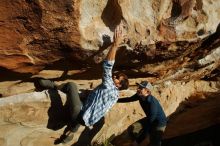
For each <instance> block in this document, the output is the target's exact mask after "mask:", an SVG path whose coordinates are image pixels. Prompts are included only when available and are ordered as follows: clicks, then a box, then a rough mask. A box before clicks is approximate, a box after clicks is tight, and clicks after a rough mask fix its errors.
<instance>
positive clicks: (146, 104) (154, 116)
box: [118, 81, 167, 146]
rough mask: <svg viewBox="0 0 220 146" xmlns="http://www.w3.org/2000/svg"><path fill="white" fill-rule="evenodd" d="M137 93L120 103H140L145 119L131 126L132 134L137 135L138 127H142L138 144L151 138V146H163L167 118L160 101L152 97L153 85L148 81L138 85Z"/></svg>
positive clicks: (121, 100)
mask: <svg viewBox="0 0 220 146" xmlns="http://www.w3.org/2000/svg"><path fill="white" fill-rule="evenodd" d="M137 85H138V88H137V93H136V94H134V95H133V96H131V97H126V98H120V99H119V100H118V102H119V103H125V102H132V101H139V103H140V105H141V107H142V109H143V111H144V112H145V114H146V116H147V117H145V118H143V119H141V120H139V121H138V122H136V123H134V124H133V125H132V126H131V129H132V133H133V134H134V133H136V130H137V127H141V128H139V129H141V130H140V131H139V130H138V131H139V132H137V137H136V142H135V145H137V143H142V142H143V140H144V139H145V138H150V146H161V139H162V134H163V132H164V131H165V128H166V124H167V118H166V115H165V113H164V111H163V108H162V107H161V105H160V103H159V101H158V100H157V99H156V98H155V97H154V96H152V95H151V89H152V85H151V84H150V83H149V82H147V81H142V82H141V83H137Z"/></svg>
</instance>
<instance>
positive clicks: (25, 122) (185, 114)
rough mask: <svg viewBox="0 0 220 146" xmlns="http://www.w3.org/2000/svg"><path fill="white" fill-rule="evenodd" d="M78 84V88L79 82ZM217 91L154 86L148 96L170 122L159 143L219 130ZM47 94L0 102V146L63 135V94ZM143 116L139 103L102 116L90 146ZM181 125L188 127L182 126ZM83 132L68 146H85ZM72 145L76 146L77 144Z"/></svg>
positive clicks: (206, 86) (198, 84)
mask: <svg viewBox="0 0 220 146" xmlns="http://www.w3.org/2000/svg"><path fill="white" fill-rule="evenodd" d="M94 83H95V82H94ZM131 83H132V82H131ZM79 84H81V85H83V82H79ZM219 85H220V83H219V82H205V81H191V82H188V83H183V82H173V83H172V82H169V83H164V84H163V85H162V84H161V85H160V86H155V87H154V90H153V94H154V95H155V96H157V97H158V99H159V100H160V102H161V104H162V106H163V107H164V109H165V112H166V115H167V116H169V117H170V120H169V124H168V127H167V129H166V133H165V136H164V138H171V137H175V136H179V135H183V134H187V133H190V132H194V131H196V130H198V129H203V128H206V127H209V126H211V125H215V124H218V123H219V122H220V117H219V115H220V113H219V112H220V104H219V103H220V102H219V100H220V98H219V95H220V94H219V88H220V87H219ZM81 87H82V86H80V88H81ZM134 92H135V90H125V91H122V92H121V93H120V95H121V96H122V97H125V96H129V95H132V94H133V93H134ZM52 93H53V92H51V91H50V90H49V91H43V92H32V93H25V94H20V95H15V96H10V97H7V98H2V99H0V115H1V116H0V131H1V132H0V139H1V143H0V145H1V146H30V145H33V146H38V145H47V146H52V145H54V144H53V143H54V140H55V139H56V138H58V137H59V136H60V135H61V134H62V132H63V126H65V120H66V117H68V115H67V113H66V112H65V109H64V108H63V106H64V103H65V99H66V98H65V94H63V93H62V92H59V93H58V92H57V93H58V94H56V92H55V93H53V94H52ZM144 116H145V115H144V113H143V111H142V110H141V108H140V106H139V104H138V102H134V103H127V104H124V103H120V104H116V105H115V106H114V107H113V108H112V110H111V111H110V112H109V113H108V114H107V115H106V119H105V121H106V124H105V125H104V127H103V128H102V129H101V130H100V131H99V132H98V133H97V135H96V136H95V137H94V138H93V141H99V142H103V141H105V139H106V138H109V137H110V136H111V135H113V134H115V135H119V134H121V133H122V132H123V131H125V130H126V129H127V127H128V126H129V125H131V124H132V123H133V122H135V121H136V120H138V119H140V118H142V117H144ZM115 117H117V118H115ZM185 123H190V124H188V126H183V125H184V124H185ZM3 131H4V132H3ZM82 131H84V128H83V127H81V128H80V130H79V132H78V133H77V134H76V135H75V138H74V140H73V141H72V142H71V143H70V145H72V144H73V145H79V146H84V145H86V143H87V142H88V141H89V139H90V138H89V136H90V135H91V133H90V132H89V131H88V129H87V130H85V131H87V132H85V131H84V133H83V134H81V132H82ZM77 140H79V141H78V142H77V143H76V141H77ZM124 144H125V141H124ZM60 145H62V144H60ZM120 145H122V144H120Z"/></svg>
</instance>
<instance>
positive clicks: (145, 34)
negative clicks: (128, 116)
mask: <svg viewBox="0 0 220 146" xmlns="http://www.w3.org/2000/svg"><path fill="white" fill-rule="evenodd" d="M219 6H220V2H219V1H218V0H209V1H206V0H192V1H190V0H181V1H171V0H160V1H159V0H155V1H145V0H141V1H135V0H129V1H127V0H102V1H101V0H99V1H87V0H73V1H71V0H62V1H42V0H34V1H31V0H15V1H14V0H8V1H2V2H1V3H0V8H1V9H0V11H1V15H0V27H1V30H0V35H1V39H0V59H1V63H0V67H2V68H3V69H9V70H11V71H16V72H21V73H37V72H39V71H40V70H42V69H43V68H44V67H45V66H46V65H48V64H52V63H54V62H56V61H59V60H61V59H63V60H66V61H67V62H70V64H74V63H73V62H75V63H79V62H80V63H83V64H84V67H90V66H91V65H94V64H97V63H99V62H100V61H101V60H102V59H103V56H104V55H105V51H103V50H104V49H106V48H107V47H108V46H109V45H110V44H111V42H112V36H113V30H114V28H115V26H116V25H118V24H119V23H120V22H122V23H123V24H124V29H125V30H126V34H127V36H128V38H127V39H126V40H125V44H124V45H123V47H122V48H124V51H122V52H121V53H119V57H118V58H119V59H118V65H119V67H123V68H125V69H126V70H128V71H129V70H131V69H132V70H138V71H139V72H141V73H142V74H146V68H147V73H148V74H151V75H157V77H161V78H162V77H164V76H170V75H172V74H173V73H174V72H176V71H175V70H176V69H177V70H180V71H179V72H178V73H180V72H183V70H182V67H183V66H187V67H188V68H187V70H195V69H194V65H195V64H197V63H198V59H202V58H203V57H205V56H207V55H209V54H211V53H212V52H219V51H218V50H219V49H218V50H216V49H217V48H218V47H219V39H218V37H219V29H217V26H218V24H219V22H220V19H219V18H220V12H219V10H220V8H219ZM213 35H214V36H213ZM210 37H211V38H210ZM204 38H210V40H209V41H208V42H205V43H203V42H204ZM207 43H208V46H207ZM198 52H199V53H198ZM199 54H200V55H199ZM198 55H199V56H200V57H199V58H198ZM218 60H219V58H216V59H214V62H215V65H214V64H213V63H211V64H212V66H211V67H210V68H211V69H210V68H209V69H208V70H211V71H212V70H214V69H215V68H216V66H218V65H219V61H218ZM159 62H164V63H162V65H161V66H160V67H158V68H157V69H153V68H155V66H157V65H158V63H159ZM164 64H170V67H169V68H167V67H163V65H164ZM192 64H193V65H192ZM177 65H178V66H179V68H176V66H177ZM190 65H191V66H190ZM67 66H68V65H67ZM149 66H151V67H149ZM189 66H190V67H189ZM78 67H82V66H79V65H78ZM67 68H68V67H67ZM211 71H210V72H211ZM133 72H134V73H133ZM210 72H209V73H210ZM209 73H204V74H200V75H199V77H201V76H204V75H206V74H209ZM131 74H135V71H132V72H131Z"/></svg>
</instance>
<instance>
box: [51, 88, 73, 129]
mask: <svg viewBox="0 0 220 146" xmlns="http://www.w3.org/2000/svg"><path fill="white" fill-rule="evenodd" d="M48 93H49V95H50V100H51V107H50V108H49V110H48V116H49V119H48V123H47V128H49V129H52V130H58V129H61V128H63V127H64V126H65V125H67V123H68V121H69V120H70V119H69V117H70V116H69V113H68V110H67V106H66V104H63V102H62V100H61V97H60V95H59V93H58V91H57V90H53V89H51V90H48Z"/></svg>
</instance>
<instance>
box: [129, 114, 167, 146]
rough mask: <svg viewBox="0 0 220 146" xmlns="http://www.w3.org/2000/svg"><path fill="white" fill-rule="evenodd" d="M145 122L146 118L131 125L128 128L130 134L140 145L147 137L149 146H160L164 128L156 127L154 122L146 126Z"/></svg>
mask: <svg viewBox="0 0 220 146" xmlns="http://www.w3.org/2000/svg"><path fill="white" fill-rule="evenodd" d="M146 121H147V118H143V119H141V120H139V121H137V122H135V123H134V124H132V125H131V126H130V127H129V131H130V133H131V134H132V135H133V137H135V139H136V141H137V142H138V143H141V142H142V141H143V140H144V139H145V138H146V137H149V138H150V144H149V145H150V146H161V140H162V136H163V133H164V131H165V128H166V126H158V124H157V123H156V122H155V123H152V124H151V125H147V124H146V123H147V122H146ZM148 126H150V127H148Z"/></svg>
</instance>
